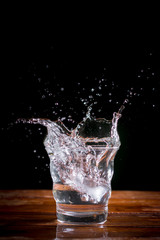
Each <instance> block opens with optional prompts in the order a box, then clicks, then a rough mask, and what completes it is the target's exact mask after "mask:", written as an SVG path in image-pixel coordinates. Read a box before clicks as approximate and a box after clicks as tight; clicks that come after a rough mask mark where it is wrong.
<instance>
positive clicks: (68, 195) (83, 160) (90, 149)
mask: <svg viewBox="0 0 160 240" xmlns="http://www.w3.org/2000/svg"><path fill="white" fill-rule="evenodd" d="M119 117H120V115H119V114H117V113H115V115H114V117H113V119H112V120H111V121H109V120H106V119H103V118H102V119H93V118H91V117H90V116H87V117H86V118H85V119H84V120H83V121H82V122H81V123H80V124H78V126H77V127H76V129H74V130H73V131H71V132H70V131H69V130H68V129H67V128H66V127H65V126H64V125H63V123H62V122H51V121H50V120H45V125H46V126H47V128H48V135H47V137H46V139H45V141H44V145H45V148H46V151H47V153H48V155H49V157H50V172H51V177H52V180H53V196H54V199H55V201H56V208H57V219H58V220H59V221H60V222H67V223H72V224H76V223H83V224H91V223H104V222H105V221H106V220H107V215H108V200H109V198H110V196H111V179H112V176H113V170H114V157H115V155H116V153H117V150H118V149H119V146H120V141H119V136H118V133H117V121H118V118H119ZM43 123H44V120H43Z"/></svg>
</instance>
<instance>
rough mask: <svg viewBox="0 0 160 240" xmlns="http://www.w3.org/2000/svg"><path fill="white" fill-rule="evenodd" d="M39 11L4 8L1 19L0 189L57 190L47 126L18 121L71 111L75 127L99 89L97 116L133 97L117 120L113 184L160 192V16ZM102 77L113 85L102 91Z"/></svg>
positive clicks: (109, 112)
mask: <svg viewBox="0 0 160 240" xmlns="http://www.w3.org/2000/svg"><path fill="white" fill-rule="evenodd" d="M60 9H61V8H60ZM10 11H11V9H10ZM11 12H12V11H11ZM34 13H35V12H34V11H33V12H32V17H31V15H30V14H31V12H30V11H28V12H24V11H23V9H22V10H21V11H19V12H18V14H17V12H16V13H15V12H12V15H10V13H9V12H7V13H6V16H5V21H4V25H3V28H4V29H3V34H2V35H3V37H2V40H3V42H2V43H1V50H2V55H1V56H2V61H3V65H2V67H3V71H2V73H1V167H0V188H2V189H5V188H6V189H12V188H31V189H32V188H48V189H51V188H52V181H51V177H50V171H49V158H48V156H47V154H46V152H45V149H44V146H43V140H44V138H45V135H46V129H45V128H43V127H41V126H38V125H28V124H15V121H16V119H17V118H30V117H43V118H50V119H52V120H56V119H57V118H58V117H61V118H62V117H66V118H68V116H70V117H69V118H70V119H71V120H72V121H67V120H66V121H65V124H66V125H67V126H68V127H69V128H73V127H75V126H76V124H77V123H78V122H79V121H81V120H82V118H83V117H84V116H85V112H86V108H85V106H84V105H83V104H82V102H81V101H80V98H81V97H84V98H87V97H88V96H89V95H90V92H91V89H92V88H94V89H96V91H97V92H98V93H99V92H101V93H102V95H103V96H102V97H97V96H96V95H95V96H96V101H98V104H97V105H96V106H95V107H94V109H93V111H94V112H95V115H96V116H97V117H105V118H109V119H111V117H112V113H113V112H114V111H117V110H118V108H119V107H120V106H121V104H122V102H123V101H124V99H125V98H126V96H127V95H129V96H130V97H129V98H130V103H129V104H128V105H127V106H126V108H125V110H124V112H123V116H122V118H121V119H120V120H119V125H118V131H119V135H120V140H121V147H120V149H119V151H118V153H117V155H116V158H115V174H114V177H113V181H112V188H113V189H126V190H136V189H137V190H160V184H159V182H160V181H159V166H160V164H159V161H160V157H159V134H160V126H159V122H160V117H159V113H160V48H159V38H158V28H157V19H156V14H155V15H154V17H153V16H151V15H150V14H146V16H142V15H141V14H140V15H139V18H138V19H137V14H133V15H131V16H130V12H128V14H127V15H126V16H125V17H124V19H123V17H122V16H121V14H120V15H119V16H118V17H117V18H116V19H115V17H116V13H114V14H113V15H112V16H111V17H108V18H107V17H106V15H107V14H106V13H105V12H103V14H102V15H101V14H100V15H101V16H100V17H99V16H98V15H97V14H96V13H97V12H96V11H95V12H93V13H92V14H91V15H89V14H88V13H89V12H86V13H85V16H84V14H82V13H80V14H78V13H77V12H76V11H75V12H74V14H73V13H72V14H73V15H70V14H69V13H68V12H66V14H64V13H65V10H63V12H62V11H59V14H57V15H56V8H54V11H53V12H52V14H51V13H49V12H48V15H51V16H50V18H46V17H44V15H43V11H42V12H40V14H39V15H38V16H37V15H34ZM45 13H47V12H45ZM147 13H149V12H147ZM77 14H78V16H77ZM153 14H154V12H153ZM45 16H46V15H45ZM47 17H48V16H47ZM114 20H115V21H114ZM2 61H1V62H2ZM103 78H104V79H105V82H106V85H108V86H107V87H104V85H102V87H103V89H99V88H98V86H99V84H100V80H102V79H103ZM101 108H102V110H101V111H100V112H99V109H101Z"/></svg>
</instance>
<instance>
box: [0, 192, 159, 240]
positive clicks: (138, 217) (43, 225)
mask: <svg viewBox="0 0 160 240" xmlns="http://www.w3.org/2000/svg"><path fill="white" fill-rule="evenodd" d="M1 239H3V240H8V239H17V240H19V239H23V240H29V239H49V240H53V239H109V240H110V239H160V192H152V191H147V192H146V191H112V196H111V198H110V200H109V214H108V220H107V222H106V223H105V224H102V225H98V224H97V225H87V226H83V225H68V224H62V223H59V222H57V220H56V205H55V201H54V199H53V196H52V191H51V190H1V191H0V240H1Z"/></svg>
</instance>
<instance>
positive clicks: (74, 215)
mask: <svg viewBox="0 0 160 240" xmlns="http://www.w3.org/2000/svg"><path fill="white" fill-rule="evenodd" d="M107 215H108V207H107V206H104V205H102V204H97V205H72V204H57V220H58V221H60V222H63V223H68V224H94V223H96V224H97V223H98V224H103V223H104V222H106V220H107Z"/></svg>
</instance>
